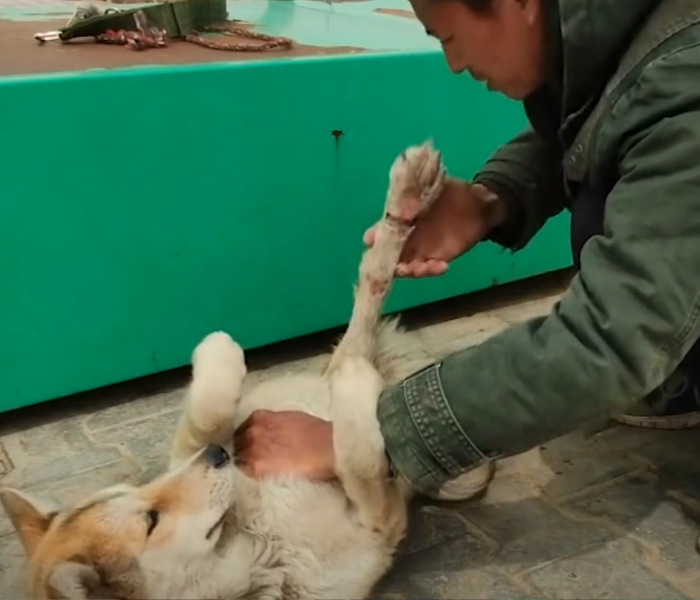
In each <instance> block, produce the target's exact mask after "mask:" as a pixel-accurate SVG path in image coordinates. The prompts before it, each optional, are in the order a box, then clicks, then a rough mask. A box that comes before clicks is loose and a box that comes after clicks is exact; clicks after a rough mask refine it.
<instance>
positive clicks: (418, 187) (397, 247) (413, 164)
mask: <svg viewBox="0 0 700 600" xmlns="http://www.w3.org/2000/svg"><path fill="white" fill-rule="evenodd" d="M444 183H445V168H444V166H443V163H442V157H441V155H440V153H439V152H437V151H436V150H435V149H433V147H432V144H431V143H430V142H425V143H424V144H422V145H420V146H412V147H410V148H408V149H407V150H406V151H404V152H402V153H401V155H400V156H399V157H398V158H397V159H396V160H395V161H394V163H393V164H392V166H391V169H390V171H389V188H388V191H387V197H386V203H385V206H384V215H383V216H382V218H381V219H380V221H379V223H377V226H376V237H375V241H374V244H373V245H372V247H371V248H369V249H367V250H366V251H365V253H364V254H363V256H362V259H361V261H360V273H359V280H358V282H357V284H356V286H355V303H354V306H353V311H352V315H351V317H350V322H349V324H348V328H347V330H346V332H345V335H344V336H343V339H342V340H341V342H340V344H339V345H338V347H337V348H336V350H335V352H334V353H333V357H332V358H331V362H330V364H329V367H328V371H332V370H333V369H334V368H335V366H336V365H337V364H338V363H339V362H341V361H342V360H343V359H344V358H345V357H346V356H363V357H365V358H367V359H369V360H371V358H372V356H373V355H374V351H375V344H376V335H375V334H376V325H377V322H378V321H379V319H380V317H381V309H382V303H383V301H384V299H385V298H386V296H387V295H388V293H389V290H390V288H391V284H392V282H393V280H394V273H395V271H396V266H397V265H398V262H399V258H400V257H401V251H402V250H403V247H404V244H405V243H406V240H407V239H408V236H409V235H410V234H411V231H413V227H414V225H415V223H416V220H417V219H418V217H419V216H420V214H421V213H423V212H425V211H426V210H427V209H428V208H429V207H430V205H431V204H432V203H433V202H434V201H435V200H436V199H437V198H438V196H439V195H440V193H441V192H442V189H443V186H444Z"/></svg>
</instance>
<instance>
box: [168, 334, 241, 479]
mask: <svg viewBox="0 0 700 600" xmlns="http://www.w3.org/2000/svg"><path fill="white" fill-rule="evenodd" d="M245 375H246V365H245V358H244V355H243V350H242V349H241V347H240V346H239V345H238V344H237V343H236V342H234V341H233V340H232V339H231V337H230V336H229V335H227V334H226V333H223V332H216V333H211V334H209V335H208V336H207V337H205V338H204V339H203V340H202V341H201V342H200V343H199V345H198V346H197V347H196V348H195V350H194V352H193V353H192V381H191V382H190V385H189V387H188V390H187V397H186V398H185V405H184V410H183V413H182V416H181V417H180V421H179V422H178V425H177V430H176V432H175V437H174V439H173V443H172V447H171V451H170V468H171V469H172V468H176V467H178V466H179V465H181V464H182V463H183V462H185V461H186V460H187V459H189V458H190V457H191V456H192V455H193V454H196V453H197V452H199V451H200V450H201V449H202V448H204V447H205V446H207V445H209V444H221V445H223V446H224V447H226V446H228V445H230V444H231V443H232V441H233V428H234V419H235V417H236V409H237V407H238V403H239V401H240V397H241V387H242V385H243V379H244V378H245Z"/></svg>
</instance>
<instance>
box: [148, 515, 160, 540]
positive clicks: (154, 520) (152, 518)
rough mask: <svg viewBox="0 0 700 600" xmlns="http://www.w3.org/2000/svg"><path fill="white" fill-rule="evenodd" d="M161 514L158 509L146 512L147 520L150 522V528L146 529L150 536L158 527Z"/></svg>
mask: <svg viewBox="0 0 700 600" xmlns="http://www.w3.org/2000/svg"><path fill="white" fill-rule="evenodd" d="M158 520H159V515H158V511H157V510H149V511H148V512H147V513H146V522H147V523H148V529H147V530H146V535H147V536H150V535H151V534H152V533H153V531H154V530H155V528H156V527H158Z"/></svg>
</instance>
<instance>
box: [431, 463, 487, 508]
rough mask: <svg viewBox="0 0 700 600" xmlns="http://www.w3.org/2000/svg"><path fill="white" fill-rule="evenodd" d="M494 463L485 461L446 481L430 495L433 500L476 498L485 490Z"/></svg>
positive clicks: (451, 500)
mask: <svg viewBox="0 0 700 600" xmlns="http://www.w3.org/2000/svg"><path fill="white" fill-rule="evenodd" d="M494 471H495V469H494V464H493V463H492V462H487V463H484V464H483V465H481V466H480V467H477V468H476V469H473V470H471V471H467V472H466V473H463V474H462V475H459V476H458V477H456V478H455V479H453V480H452V481H448V482H447V483H445V484H443V486H442V487H441V488H440V489H439V490H438V491H437V492H436V493H435V494H431V495H430V497H431V498H432V499H433V500H444V501H448V502H456V501H460V500H461V501H463V500H469V499H471V498H476V497H478V496H480V495H481V494H483V493H484V492H486V490H487V488H488V487H489V483H491V479H492V478H493V474H494Z"/></svg>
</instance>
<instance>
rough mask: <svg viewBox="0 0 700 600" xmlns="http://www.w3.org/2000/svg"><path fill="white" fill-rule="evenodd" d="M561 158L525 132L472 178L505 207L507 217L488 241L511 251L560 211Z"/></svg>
mask: <svg viewBox="0 0 700 600" xmlns="http://www.w3.org/2000/svg"><path fill="white" fill-rule="evenodd" d="M560 164H561V156H558V155H557V153H555V152H553V151H552V150H551V149H550V148H549V147H548V145H547V144H546V143H545V142H544V141H543V140H542V139H541V138H540V137H539V136H538V135H537V134H536V133H535V132H534V131H533V130H532V129H531V128H528V129H526V130H525V131H523V132H522V133H521V134H520V135H518V136H516V137H515V138H514V139H513V140H511V141H510V142H508V143H507V144H504V145H503V146H501V147H500V148H499V149H498V150H496V152H495V153H494V154H493V155H492V156H491V157H490V158H489V159H488V160H487V161H486V163H485V164H484V166H483V167H482V168H481V170H480V171H479V172H478V173H477V174H476V175H475V176H474V183H481V184H483V185H485V186H486V187H487V188H489V189H490V190H491V191H492V192H494V193H495V194H496V195H498V197H499V198H501V200H502V201H503V202H505V203H506V205H507V207H508V210H507V214H508V217H507V219H506V221H505V223H503V224H502V225H501V226H499V227H498V228H497V229H495V230H494V231H493V232H492V233H491V235H490V236H489V239H490V240H491V241H493V242H496V243H497V244H500V245H501V246H504V247H506V248H509V249H511V250H513V251H516V250H520V249H521V248H523V247H524V246H526V245H527V243H528V242H529V241H530V240H531V239H532V238H533V237H534V236H535V234H536V233H537V232H538V231H539V230H540V228H541V227H542V226H543V225H544V224H545V222H546V221H547V219H549V218H550V217H553V216H555V215H556V214H558V213H559V212H561V211H562V209H563V208H564V201H565V198H566V194H565V192H564V188H563V177H562V173H561V168H560Z"/></svg>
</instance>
